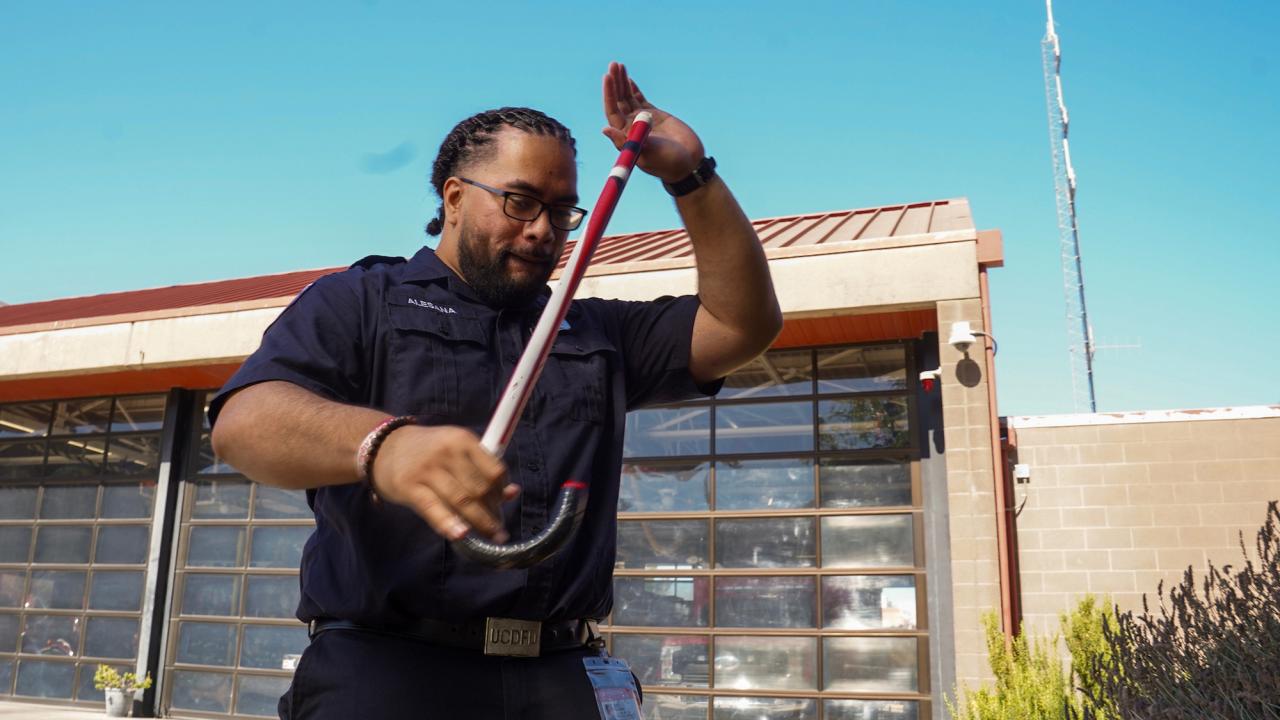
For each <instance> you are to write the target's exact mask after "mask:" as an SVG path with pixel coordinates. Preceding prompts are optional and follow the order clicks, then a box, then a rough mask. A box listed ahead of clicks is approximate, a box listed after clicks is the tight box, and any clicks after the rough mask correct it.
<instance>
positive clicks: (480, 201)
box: [441, 128, 578, 307]
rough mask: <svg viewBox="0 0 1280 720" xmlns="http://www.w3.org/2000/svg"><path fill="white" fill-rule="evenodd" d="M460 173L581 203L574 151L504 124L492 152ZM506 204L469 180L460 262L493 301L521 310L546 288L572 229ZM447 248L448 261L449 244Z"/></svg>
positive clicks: (477, 288) (462, 208)
mask: <svg viewBox="0 0 1280 720" xmlns="http://www.w3.org/2000/svg"><path fill="white" fill-rule="evenodd" d="M458 174H459V175H460V176H462V177H466V178H468V179H470V180H474V181H476V182H479V183H483V184H485V185H488V186H490V187H494V188H497V189H499V190H510V191H512V192H518V193H521V194H524V195H529V196H532V197H535V198H537V199H539V200H541V201H543V202H544V203H549V204H561V205H574V204H577V201H578V192H577V186H578V171H577V166H576V164H575V162H574V156H573V150H572V149H570V148H569V146H568V145H566V144H565V143H563V142H562V141H560V140H558V139H556V138H554V137H549V136H545V135H533V134H531V133H526V132H523V131H520V130H516V129H514V128H504V129H503V130H502V131H500V132H499V134H498V136H497V138H496V139H495V146H494V148H493V152H492V153H491V154H490V155H489V157H487V158H481V159H479V160H478V161H476V162H472V163H469V164H467V165H466V166H463V167H461V168H459V170H458ZM503 203H504V198H502V197H500V196H498V195H494V194H493V193H490V192H488V191H486V190H484V189H482V188H479V187H475V186H473V185H466V184H463V185H462V196H461V198H460V207H459V210H460V212H459V214H458V235H457V256H456V261H457V262H456V266H455V267H456V268H457V269H458V270H459V271H460V272H461V275H462V277H463V279H464V280H466V281H467V284H468V285H470V286H471V288H472V289H473V290H475V292H476V294H478V295H479V296H480V298H481V299H482V300H484V301H485V302H487V303H488V304H490V305H492V306H495V307H520V306H523V305H527V304H528V303H530V302H531V301H532V300H533V299H534V298H536V297H537V296H538V293H539V292H541V290H542V288H543V287H544V286H545V285H546V283H547V279H548V278H550V277H551V271H552V270H554V269H555V265H556V260H557V259H559V257H560V253H561V251H563V250H564V244H565V241H566V240H567V239H568V237H569V232H568V231H566V230H560V229H557V228H555V227H553V226H552V225H551V222H550V219H549V217H548V214H549V213H548V212H547V211H546V210H543V212H542V213H541V214H540V215H539V216H538V217H537V218H536V219H534V220H532V221H522V220H515V219H513V218H511V217H508V216H507V215H506V213H504V212H503ZM442 244H443V243H442ZM441 252H442V253H444V254H446V257H445V260H446V262H448V261H449V259H450V258H448V257H447V255H448V254H449V253H448V248H441Z"/></svg>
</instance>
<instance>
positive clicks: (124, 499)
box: [100, 483, 156, 518]
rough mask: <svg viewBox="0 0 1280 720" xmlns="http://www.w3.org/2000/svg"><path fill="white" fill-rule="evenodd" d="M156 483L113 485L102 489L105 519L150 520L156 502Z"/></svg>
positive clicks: (102, 515)
mask: <svg viewBox="0 0 1280 720" xmlns="http://www.w3.org/2000/svg"><path fill="white" fill-rule="evenodd" d="M155 497H156V488H155V484H154V483H145V484H144V483H111V484H110V485H106V486H104V487H103V488H102V514H101V515H100V517H104V518H149V517H151V506H152V505H153V504H154V502H155Z"/></svg>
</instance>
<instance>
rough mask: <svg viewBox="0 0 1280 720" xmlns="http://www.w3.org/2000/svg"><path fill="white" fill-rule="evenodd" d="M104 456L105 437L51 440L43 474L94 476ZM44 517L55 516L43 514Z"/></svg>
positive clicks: (100, 469) (50, 475)
mask: <svg viewBox="0 0 1280 720" xmlns="http://www.w3.org/2000/svg"><path fill="white" fill-rule="evenodd" d="M106 457H107V441H106V439H105V438H100V437H99V438H85V439H84V440H51V441H50V442H49V459H48V461H47V462H46V463H45V468H44V474H45V476H47V477H51V478H80V477H94V476H96V475H99V474H101V473H102V464H103V461H104V460H105V459H106ZM90 515H92V513H90ZM44 517H56V516H53V515H44ZM82 517H83V516H82Z"/></svg>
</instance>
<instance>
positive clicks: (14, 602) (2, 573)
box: [0, 570, 27, 608]
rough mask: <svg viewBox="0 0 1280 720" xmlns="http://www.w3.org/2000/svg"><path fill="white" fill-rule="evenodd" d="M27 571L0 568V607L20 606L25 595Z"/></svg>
mask: <svg viewBox="0 0 1280 720" xmlns="http://www.w3.org/2000/svg"><path fill="white" fill-rule="evenodd" d="M26 587H27V573H26V572H25V571H22V570H0V607H11V608H16V607H22V606H23V605H24V604H26V603H24V602H23V600H24V598H25V597H26Z"/></svg>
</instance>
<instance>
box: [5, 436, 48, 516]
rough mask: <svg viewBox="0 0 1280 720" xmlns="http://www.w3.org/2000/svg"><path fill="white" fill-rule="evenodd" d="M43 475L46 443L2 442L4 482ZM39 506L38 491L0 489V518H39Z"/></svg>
mask: <svg viewBox="0 0 1280 720" xmlns="http://www.w3.org/2000/svg"><path fill="white" fill-rule="evenodd" d="M43 474H44V443H43V442H7V443H0V480H25V479H29V478H38V477H40V476H42V475H43ZM19 496H25V497H19ZM15 503H16V504H15ZM35 506H36V489H35V488H33V487H31V488H14V487H7V488H0V518H3V519H5V520H9V519H14V518H30V517H35V515H34V513H35V509H36V507H35Z"/></svg>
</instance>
